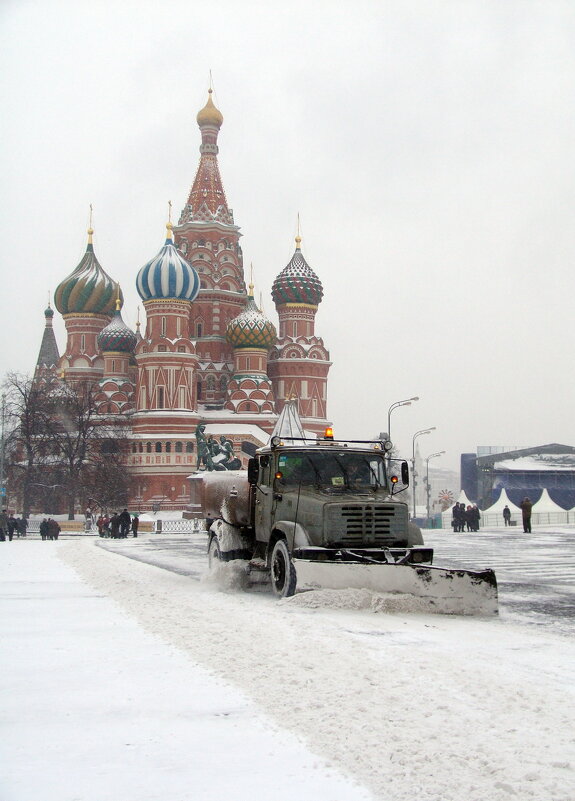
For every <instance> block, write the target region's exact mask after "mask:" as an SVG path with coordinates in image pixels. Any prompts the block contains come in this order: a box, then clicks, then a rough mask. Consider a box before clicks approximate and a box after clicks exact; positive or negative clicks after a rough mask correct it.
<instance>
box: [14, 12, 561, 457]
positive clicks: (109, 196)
mask: <svg viewBox="0 0 575 801" xmlns="http://www.w3.org/2000/svg"><path fill="white" fill-rule="evenodd" d="M0 25H1V36H2V47H1V48H0V74H1V78H0V91H1V98H2V117H3V124H2V129H1V133H0V135H1V159H2V175H3V180H2V184H1V188H0V193H1V194H0V202H1V214H0V247H1V260H0V265H1V270H2V290H3V292H2V310H3V311H2V314H1V315H0V325H1V332H0V337H1V342H2V351H1V359H0V373H1V374H2V375H3V374H4V373H5V372H6V371H8V370H18V371H22V372H30V371H32V370H33V368H34V364H35V361H36V358H37V354H38V349H39V346H40V341H41V337H42V332H43V327H44V315H43V310H44V308H45V307H46V304H47V300H48V292H50V293H53V292H54V289H55V288H56V286H57V285H58V283H59V282H60V281H61V280H62V279H63V278H64V277H66V276H67V275H68V274H69V273H70V272H71V271H72V270H73V268H74V267H75V266H76V265H77V263H78V262H79V260H80V258H81V256H82V254H83V252H84V250H85V245H86V233H85V232H86V228H87V225H88V211H89V204H90V203H92V204H93V207H94V228H95V237H94V246H95V250H96V254H97V256H98V258H99V260H100V262H101V264H102V266H103V267H104V269H105V270H106V271H107V272H108V273H109V274H110V275H111V276H112V277H113V278H114V279H116V280H118V281H120V283H121V285H122V289H123V291H124V295H125V298H126V303H125V307H124V311H123V315H124V319H125V320H126V322H128V323H129V324H131V325H132V326H134V325H135V320H136V312H137V306H138V303H139V298H138V296H137V293H136V289H135V278H136V274H137V271H138V270H139V268H140V267H141V266H142V264H144V263H145V262H146V261H147V260H148V259H149V258H151V257H152V256H153V255H154V254H155V253H156V252H157V251H158V250H159V248H160V247H161V245H162V243H163V239H164V232H165V228H164V225H165V222H166V215H167V203H168V200H172V202H173V204H174V209H175V216H176V218H177V216H179V212H180V209H181V208H182V206H183V205H184V203H185V201H186V198H187V193H188V191H189V187H190V185H191V183H192V180H193V177H194V174H195V170H196V167H197V163H198V158H199V152H198V147H199V142H200V138H199V131H198V128H197V126H196V121H195V117H196V113H197V111H198V110H199V109H200V108H201V107H202V106H203V105H204V103H205V100H206V97H207V88H208V85H209V70H210V69H211V71H212V75H213V83H214V90H215V102H216V105H217V106H218V107H219V109H220V110H221V112H222V113H223V115H224V124H223V126H222V129H221V133H220V138H219V144H220V155H219V161H220V170H221V174H222V179H223V182H224V186H225V189H226V193H227V197H228V202H229V204H230V206H231V207H232V208H233V209H234V214H235V219H236V222H237V224H238V225H240V226H241V229H242V232H243V239H242V245H243V250H244V260H245V261H244V263H245V266H246V267H248V266H249V264H250V262H253V265H254V276H255V281H256V293H259V292H260V291H261V292H262V293H263V300H264V310H265V311H266V313H267V314H268V315H269V316H271V317H272V319H274V321H277V318H276V316H275V309H274V307H273V304H272V301H271V298H270V289H271V284H272V281H273V279H274V278H275V276H276V275H277V274H278V272H280V270H281V269H282V268H283V267H284V266H285V264H286V263H287V262H288V261H289V259H290V257H291V255H292V253H293V248H294V236H295V233H296V224H297V214H298V212H299V214H300V218H301V226H302V235H303V242H302V248H303V252H304V255H305V257H306V259H307V260H308V262H309V264H310V265H311V266H312V268H313V269H314V270H315V272H316V273H317V274H318V276H319V277H320V279H321V281H322V283H323V286H324V291H325V297H324V301H323V303H322V304H321V306H320V309H319V312H318V315H317V318H316V332H317V333H318V335H320V336H322V337H323V338H324V341H325V343H326V346H327V347H328V348H329V349H330V352H331V358H332V360H333V362H334V364H333V367H332V370H331V373H330V383H329V405H328V410H329V415H330V417H331V418H332V419H333V422H334V425H335V427H336V434H339V435H340V436H342V437H348V436H349V437H352V436H355V437H370V436H373V435H374V434H376V433H377V432H379V431H383V430H385V429H386V428H387V410H388V407H389V406H390V404H392V403H393V402H395V401H397V400H401V399H403V398H407V397H410V396H412V395H419V396H420V398H421V400H420V401H419V402H418V403H416V404H414V405H412V406H411V407H406V408H400V409H397V410H396V411H394V412H393V415H392V436H393V439H394V441H396V443H397V444H398V445H399V447H400V449H401V450H402V452H403V454H404V455H405V456H409V455H410V454H411V447H412V435H413V433H414V432H415V431H417V430H419V429H422V428H427V427H429V426H436V427H437V431H435V432H433V433H432V434H430V435H428V436H425V437H422V438H420V439H419V440H418V442H419V444H420V449H421V453H422V455H423V456H424V457H425V456H426V455H429V454H431V453H433V452H436V451H440V450H445V451H447V454H446V456H445V457H443V459H441V460H439V459H438V460H435V461H434V466H436V467H440V466H441V467H458V466H459V455H460V453H461V452H466V451H473V450H475V447H476V445H478V444H500V445H525V446H529V445H540V444H544V443H549V442H560V443H564V444H571V445H573V444H575V411H574V403H573V401H574V394H575V382H574V377H573V376H574V370H573V356H574V353H573V351H574V342H575V336H574V334H575V330H574V329H575V322H574V318H575V315H574V313H573V304H574V301H573V295H574V292H573V289H574V281H573V277H572V276H573V265H574V263H575V226H574V224H573V211H574V208H575V202H574V201H575V197H574V196H575V175H574V163H575V144H574V143H575V102H574V101H575V92H574V89H575V4H574V3H572V2H570V0H566V1H565V2H557V1H556V0H545V2H529V0H522V1H521V2H513V1H512V0H509V2H506V0H495V1H494V2H486V1H484V2H474V1H473V0H469V1H464V0H461V1H460V2H449V0H445V1H444V2H441V0H419V1H417V0H415V1H414V2H410V1H409V0H397V1H396V2H386V1H385V0H379V1H378V2H376V0H371V1H369V0H363V1H362V0H353V1H352V0H349V1H348V0H344V1H343V2H337V1H336V0H331V1H329V2H328V0H318V1H317V2H313V1H312V2H309V0H308V2H290V3H288V4H283V5H281V6H280V5H277V4H272V3H269V2H250V1H249V0H247V1H246V0H243V2H231V0H220V2H218V3H211V4H208V3H205V2H195V1H194V0H186V2H176V0H174V1H173V2H170V0H166V2H164V3H162V4H156V3H155V2H149V0H140V1H139V2H131V1H130V2H122V1H121V0H116V2H105V1H102V2H92V3H90V4H84V3H77V2H73V3H67V2H58V1H57V0H44V2H26V0H16V1H14V2H10V1H9V0H3V2H2V3H1V4H0ZM57 317H58V316H57ZM55 319H56V318H55ZM56 332H57V336H58V341H59V345H60V348H61V349H62V348H63V345H64V342H65V336H64V326H63V323H62V321H61V320H60V319H59V318H58V320H57V322H56Z"/></svg>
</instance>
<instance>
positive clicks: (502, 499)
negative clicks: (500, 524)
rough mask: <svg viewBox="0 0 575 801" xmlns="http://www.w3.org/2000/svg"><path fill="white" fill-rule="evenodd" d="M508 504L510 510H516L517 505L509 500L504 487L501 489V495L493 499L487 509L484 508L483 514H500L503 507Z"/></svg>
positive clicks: (517, 508)
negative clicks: (492, 502)
mask: <svg viewBox="0 0 575 801" xmlns="http://www.w3.org/2000/svg"><path fill="white" fill-rule="evenodd" d="M505 506H508V507H509V508H510V509H511V511H512V512H518V511H519V507H518V506H517V505H516V504H514V503H513V501H510V500H509V497H508V495H507V490H506V489H505V487H504V488H503V489H502V490H501V495H500V496H499V498H498V499H497V500H496V501H495V503H494V504H492V505H491V506H489V507H488V508H487V509H485V510H484V512H485V514H501V513H502V512H503V508H504V507H505Z"/></svg>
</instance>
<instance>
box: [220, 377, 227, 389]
mask: <svg viewBox="0 0 575 801" xmlns="http://www.w3.org/2000/svg"><path fill="white" fill-rule="evenodd" d="M227 388H228V377H227V375H223V376H222V377H221V378H220V391H221V392H225V391H226V389H227Z"/></svg>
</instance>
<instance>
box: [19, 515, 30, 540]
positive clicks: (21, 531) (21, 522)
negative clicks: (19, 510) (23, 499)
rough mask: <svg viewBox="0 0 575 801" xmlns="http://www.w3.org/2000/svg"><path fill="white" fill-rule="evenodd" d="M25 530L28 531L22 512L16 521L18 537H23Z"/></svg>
mask: <svg viewBox="0 0 575 801" xmlns="http://www.w3.org/2000/svg"><path fill="white" fill-rule="evenodd" d="M27 531H28V521H27V520H26V518H25V517H24V514H22V517H21V518H20V520H19V521H18V534H19V536H20V537H25V536H26V532H27Z"/></svg>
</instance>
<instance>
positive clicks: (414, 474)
mask: <svg viewBox="0 0 575 801" xmlns="http://www.w3.org/2000/svg"><path fill="white" fill-rule="evenodd" d="M432 431H435V426H431V428H422V429H421V431H416V432H415V434H414V435H413V440H412V443H411V444H412V450H411V457H412V458H411V475H412V478H413V517H414V518H415V517H417V510H416V508H415V497H416V493H415V490H416V489H417V474H416V472H415V440H416V439H417V437H421V436H423V434H429V433H431V432H432Z"/></svg>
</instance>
